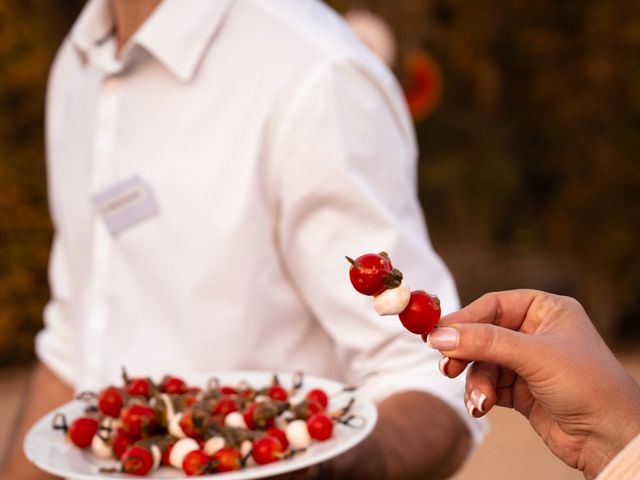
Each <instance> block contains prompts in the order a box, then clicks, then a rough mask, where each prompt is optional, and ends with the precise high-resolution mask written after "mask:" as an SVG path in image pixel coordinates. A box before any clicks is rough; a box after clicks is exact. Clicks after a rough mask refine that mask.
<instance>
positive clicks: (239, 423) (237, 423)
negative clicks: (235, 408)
mask: <svg viewBox="0 0 640 480" xmlns="http://www.w3.org/2000/svg"><path fill="white" fill-rule="evenodd" d="M224 424H225V425H226V426H227V427H235V428H247V424H246V422H245V421H244V417H243V416H242V413H240V412H231V413H230V414H229V415H227V416H226V417H224Z"/></svg>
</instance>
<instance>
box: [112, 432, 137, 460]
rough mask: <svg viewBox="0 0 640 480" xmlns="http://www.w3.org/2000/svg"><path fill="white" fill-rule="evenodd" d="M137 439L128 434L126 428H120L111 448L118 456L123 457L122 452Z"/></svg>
mask: <svg viewBox="0 0 640 480" xmlns="http://www.w3.org/2000/svg"><path fill="white" fill-rule="evenodd" d="M135 441H136V439H135V438H133V437H130V436H129V435H127V434H126V433H125V432H124V430H122V429H121V428H118V429H117V430H116V433H115V435H114V436H113V440H112V442H111V449H112V450H113V454H114V455H115V457H116V458H120V457H122V454H123V453H124V452H125V451H126V450H127V448H129V447H130V446H131V445H133V443H134V442H135Z"/></svg>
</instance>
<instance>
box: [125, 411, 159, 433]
mask: <svg viewBox="0 0 640 480" xmlns="http://www.w3.org/2000/svg"><path fill="white" fill-rule="evenodd" d="M120 420H121V421H122V430H124V433H126V434H127V435H129V436H130V437H134V438H137V437H139V436H140V435H141V434H142V433H146V432H147V431H149V430H150V429H151V428H153V427H154V426H155V424H156V413H155V412H154V410H153V409H152V408H151V407H148V406H147V405H142V404H140V403H132V404H131V405H129V406H127V407H125V408H123V409H122V411H121V412H120Z"/></svg>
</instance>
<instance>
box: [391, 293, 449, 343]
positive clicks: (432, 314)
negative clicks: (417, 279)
mask: <svg viewBox="0 0 640 480" xmlns="http://www.w3.org/2000/svg"><path fill="white" fill-rule="evenodd" d="M399 317H400V321H401V322H402V325H404V328H406V329H407V330H409V331H410V332H411V333H416V334H418V335H426V334H427V333H429V332H431V330H433V329H434V327H435V326H436V324H437V323H438V320H440V301H439V300H438V297H435V296H433V295H429V294H428V293H426V292H424V291H422V290H416V291H415V292H411V297H410V298H409V304H408V305H407V307H406V308H405V309H404V310H403V311H402V313H400V315H399Z"/></svg>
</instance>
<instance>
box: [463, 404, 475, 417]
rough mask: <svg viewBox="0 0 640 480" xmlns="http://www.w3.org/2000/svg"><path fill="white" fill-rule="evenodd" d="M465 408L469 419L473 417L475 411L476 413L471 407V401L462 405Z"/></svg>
mask: <svg viewBox="0 0 640 480" xmlns="http://www.w3.org/2000/svg"><path fill="white" fill-rule="evenodd" d="M464 406H465V407H467V413H468V414H469V416H470V417H473V416H474V415H473V414H474V413H475V411H476V407H474V406H473V403H471V400H467V402H466V403H465V404H464Z"/></svg>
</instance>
